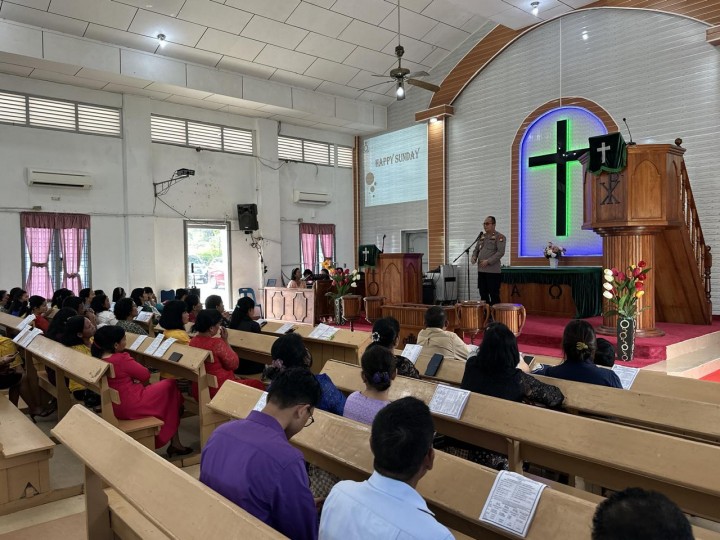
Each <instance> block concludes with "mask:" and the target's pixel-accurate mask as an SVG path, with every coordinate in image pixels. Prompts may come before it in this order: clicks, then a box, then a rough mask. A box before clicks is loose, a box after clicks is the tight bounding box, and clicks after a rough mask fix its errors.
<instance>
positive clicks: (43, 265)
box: [25, 227, 54, 298]
mask: <svg viewBox="0 0 720 540" xmlns="http://www.w3.org/2000/svg"><path fill="white" fill-rule="evenodd" d="M52 237H53V230H52V229H46V228H36V227H26V228H25V243H26V245H27V250H28V255H29V256H30V268H28V274H27V278H26V280H25V289H26V290H27V292H28V294H30V295H33V294H38V295H40V296H42V297H44V298H52V295H53V293H54V289H53V286H52V281H51V279H50V269H49V268H48V258H49V256H50V245H51V243H52Z"/></svg>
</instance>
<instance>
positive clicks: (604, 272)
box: [603, 268, 613, 276]
mask: <svg viewBox="0 0 720 540" xmlns="http://www.w3.org/2000/svg"><path fill="white" fill-rule="evenodd" d="M612 273H613V271H612V270H610V269H609V268H606V269H605V270H603V274H605V275H606V276H607V275H608V274H610V275H611V276H612Z"/></svg>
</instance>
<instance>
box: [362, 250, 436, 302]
mask: <svg viewBox="0 0 720 540" xmlns="http://www.w3.org/2000/svg"><path fill="white" fill-rule="evenodd" d="M422 255H423V254H422V253H381V254H380V255H378V258H377V261H376V266H375V268H373V269H368V270H366V271H365V279H366V284H365V294H366V295H367V296H384V297H385V305H388V304H405V303H412V304H421V303H422Z"/></svg>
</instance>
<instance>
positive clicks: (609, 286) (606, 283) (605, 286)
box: [603, 282, 613, 291]
mask: <svg viewBox="0 0 720 540" xmlns="http://www.w3.org/2000/svg"><path fill="white" fill-rule="evenodd" d="M612 288H613V286H612V284H611V283H608V282H605V283H603V289H605V290H606V291H612Z"/></svg>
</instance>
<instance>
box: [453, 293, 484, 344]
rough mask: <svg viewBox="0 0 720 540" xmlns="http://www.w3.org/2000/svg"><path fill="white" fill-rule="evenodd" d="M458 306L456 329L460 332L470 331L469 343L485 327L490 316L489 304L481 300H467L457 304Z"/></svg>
mask: <svg viewBox="0 0 720 540" xmlns="http://www.w3.org/2000/svg"><path fill="white" fill-rule="evenodd" d="M458 308H459V311H460V328H458V330H459V331H460V332H462V334H465V333H471V334H472V335H471V336H470V343H473V341H474V340H475V336H477V335H478V334H479V333H480V332H482V331H483V330H484V329H485V325H486V324H487V321H488V319H489V318H490V306H488V305H487V304H486V303H485V302H483V301H482V300H481V301H475V300H469V301H467V302H462V303H460V304H458Z"/></svg>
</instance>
